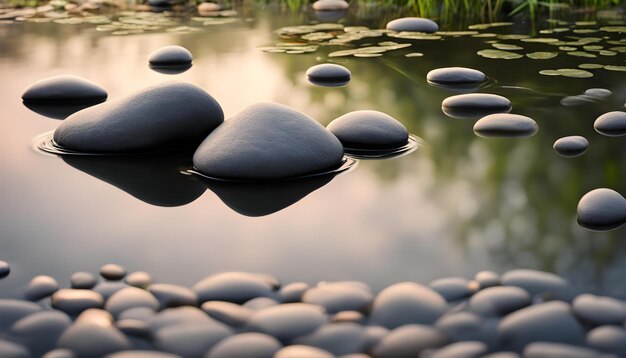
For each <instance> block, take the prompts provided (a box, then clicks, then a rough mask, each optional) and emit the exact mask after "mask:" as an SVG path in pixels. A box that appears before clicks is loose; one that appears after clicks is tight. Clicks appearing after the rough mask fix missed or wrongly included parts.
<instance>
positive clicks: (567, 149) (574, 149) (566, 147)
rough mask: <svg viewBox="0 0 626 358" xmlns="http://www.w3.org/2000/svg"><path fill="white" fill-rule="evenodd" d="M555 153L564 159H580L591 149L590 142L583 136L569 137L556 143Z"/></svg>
mask: <svg viewBox="0 0 626 358" xmlns="http://www.w3.org/2000/svg"><path fill="white" fill-rule="evenodd" d="M553 148H554V151H555V152H557V153H558V154H559V155H562V156H564V157H578V156H580V155H583V154H585V152H586V151H587V149H589V141H588V140H587V138H585V137H581V136H577V135H576V136H569V137H563V138H559V139H557V141H556V142H554V146H553Z"/></svg>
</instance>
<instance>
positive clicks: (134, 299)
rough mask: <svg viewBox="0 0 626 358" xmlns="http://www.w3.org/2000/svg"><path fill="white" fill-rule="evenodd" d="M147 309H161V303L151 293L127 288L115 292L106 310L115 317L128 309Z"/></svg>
mask: <svg viewBox="0 0 626 358" xmlns="http://www.w3.org/2000/svg"><path fill="white" fill-rule="evenodd" d="M135 307H147V308H150V309H153V310H157V309H159V301H157V299H156V298H155V297H154V296H153V295H152V294H151V293H150V292H147V291H145V290H142V289H140V288H137V287H127V288H124V289H121V290H119V291H117V292H115V293H114V294H113V295H111V297H109V299H108V300H107V302H106V305H105V309H106V310H107V311H109V312H110V313H111V314H112V315H113V316H114V317H117V316H119V315H120V313H122V312H124V311H125V310H127V309H130V308H135Z"/></svg>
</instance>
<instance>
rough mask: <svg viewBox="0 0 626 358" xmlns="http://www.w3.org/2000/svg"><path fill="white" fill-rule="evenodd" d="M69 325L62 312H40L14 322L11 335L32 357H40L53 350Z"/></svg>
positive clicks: (68, 319) (68, 320) (66, 317)
mask: <svg viewBox="0 0 626 358" xmlns="http://www.w3.org/2000/svg"><path fill="white" fill-rule="evenodd" d="M71 324H72V320H71V319H70V318H69V317H68V316H67V315H66V314H65V313H63V312H59V311H40V312H36V313H33V314H31V315H28V316H26V317H24V318H22V319H20V320H19V321H17V322H15V323H14V324H13V326H11V333H12V335H13V336H14V337H16V339H17V340H18V341H19V342H21V343H23V344H25V345H27V346H28V348H29V349H30V351H31V353H33V355H35V356H41V355H43V354H44V353H46V352H48V351H50V350H52V349H54V347H55V346H56V343H57V341H58V339H59V337H60V336H61V334H62V333H63V332H64V331H65V330H66V329H67V328H68V327H69V326H70V325H71ZM0 356H2V355H1V354H0ZM3 357H4V356H3Z"/></svg>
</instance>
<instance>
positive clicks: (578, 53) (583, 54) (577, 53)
mask: <svg viewBox="0 0 626 358" xmlns="http://www.w3.org/2000/svg"><path fill="white" fill-rule="evenodd" d="M566 54H568V55H570V56H576V57H586V58H596V57H598V56H596V55H594V54H592V53H589V52H583V51H571V52H566Z"/></svg>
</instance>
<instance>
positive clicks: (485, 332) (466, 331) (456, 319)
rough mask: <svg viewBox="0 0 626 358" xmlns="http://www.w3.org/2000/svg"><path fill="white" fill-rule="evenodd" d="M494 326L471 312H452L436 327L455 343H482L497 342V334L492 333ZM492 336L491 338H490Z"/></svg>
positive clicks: (442, 318) (439, 321) (438, 322)
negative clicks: (490, 339) (490, 340)
mask: <svg viewBox="0 0 626 358" xmlns="http://www.w3.org/2000/svg"><path fill="white" fill-rule="evenodd" d="M493 326H494V324H488V322H487V320H486V319H484V318H482V317H480V316H478V315H476V314H474V313H471V312H465V311H460V312H451V313H448V314H446V315H444V316H443V317H441V318H440V319H439V320H437V322H436V323H435V327H436V328H437V329H438V330H439V331H440V332H443V333H445V334H446V335H447V336H448V337H449V338H450V340H452V341H453V342H459V341H482V342H487V341H488V340H489V338H492V340H495V338H496V337H494V336H496V334H494V333H497V332H491V331H490V330H489V328H492V330H493ZM489 336H491V337H489ZM489 343H491V342H489Z"/></svg>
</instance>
